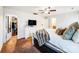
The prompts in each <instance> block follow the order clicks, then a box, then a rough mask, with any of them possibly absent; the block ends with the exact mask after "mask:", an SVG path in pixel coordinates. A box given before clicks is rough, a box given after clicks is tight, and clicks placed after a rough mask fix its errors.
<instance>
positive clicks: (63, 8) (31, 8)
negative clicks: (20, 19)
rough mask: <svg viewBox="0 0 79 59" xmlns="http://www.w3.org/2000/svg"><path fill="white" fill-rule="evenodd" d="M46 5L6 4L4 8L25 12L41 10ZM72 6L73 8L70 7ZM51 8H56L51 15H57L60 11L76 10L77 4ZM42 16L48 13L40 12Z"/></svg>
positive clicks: (77, 8)
mask: <svg viewBox="0 0 79 59" xmlns="http://www.w3.org/2000/svg"><path fill="white" fill-rule="evenodd" d="M46 7H48V6H6V7H5V8H9V9H15V10H19V11H22V12H27V13H32V14H33V13H34V12H36V13H38V14H39V12H38V10H42V9H44V8H46ZM72 8H73V9H72ZM52 9H56V11H55V12H51V14H50V15H51V16H52V15H57V14H62V13H68V12H73V11H78V10H79V7H78V6H74V7H73V6H56V7H52ZM42 15H44V16H46V15H48V14H42Z"/></svg>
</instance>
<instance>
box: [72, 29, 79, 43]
mask: <svg viewBox="0 0 79 59" xmlns="http://www.w3.org/2000/svg"><path fill="white" fill-rule="evenodd" d="M72 40H73V41H74V42H75V43H79V29H78V30H77V31H76V32H75V34H74V35H73V37H72Z"/></svg>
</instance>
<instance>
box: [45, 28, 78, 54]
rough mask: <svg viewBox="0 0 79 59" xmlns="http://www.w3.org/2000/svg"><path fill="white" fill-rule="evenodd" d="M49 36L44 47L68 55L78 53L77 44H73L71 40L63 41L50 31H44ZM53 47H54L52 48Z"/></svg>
mask: <svg viewBox="0 0 79 59" xmlns="http://www.w3.org/2000/svg"><path fill="white" fill-rule="evenodd" d="M46 30H47V32H48V33H49V35H50V40H49V42H48V43H46V45H48V46H49V47H51V48H53V47H54V46H55V49H56V50H59V51H61V52H68V53H79V44H76V43H74V42H73V41H72V40H64V39H62V38H61V37H60V36H59V35H57V34H56V33H54V32H53V31H52V30H51V29H46ZM53 45H54V46H53Z"/></svg>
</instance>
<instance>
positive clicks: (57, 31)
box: [56, 28, 66, 35]
mask: <svg viewBox="0 0 79 59" xmlns="http://www.w3.org/2000/svg"><path fill="white" fill-rule="evenodd" d="M65 30H66V28H64V29H60V28H58V29H57V30H56V33H57V34H58V35H63V33H64V32H65Z"/></svg>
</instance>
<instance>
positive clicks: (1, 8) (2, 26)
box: [0, 7, 4, 48]
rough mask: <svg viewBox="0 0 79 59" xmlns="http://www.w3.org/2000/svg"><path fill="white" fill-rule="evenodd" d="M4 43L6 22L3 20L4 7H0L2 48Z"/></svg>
mask: <svg viewBox="0 0 79 59" xmlns="http://www.w3.org/2000/svg"><path fill="white" fill-rule="evenodd" d="M3 41H4V20H3V7H0V48H1V47H2V44H3Z"/></svg>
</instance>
